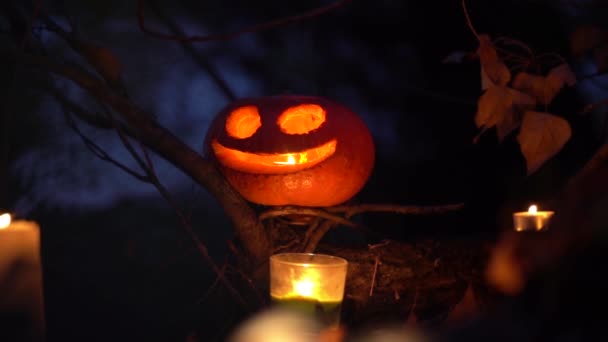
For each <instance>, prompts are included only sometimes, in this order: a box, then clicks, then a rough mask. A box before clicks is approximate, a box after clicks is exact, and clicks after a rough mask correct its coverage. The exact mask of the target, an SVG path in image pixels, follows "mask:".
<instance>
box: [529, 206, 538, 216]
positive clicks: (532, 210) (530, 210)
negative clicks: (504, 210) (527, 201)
mask: <svg viewBox="0 0 608 342" xmlns="http://www.w3.org/2000/svg"><path fill="white" fill-rule="evenodd" d="M537 212H538V207H537V206H536V204H532V205H531V206H530V208H528V214H531V215H536V213H537Z"/></svg>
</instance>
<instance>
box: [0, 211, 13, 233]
mask: <svg viewBox="0 0 608 342" xmlns="http://www.w3.org/2000/svg"><path fill="white" fill-rule="evenodd" d="M10 224H11V214H2V215H0V229H4V228H8V226H10Z"/></svg>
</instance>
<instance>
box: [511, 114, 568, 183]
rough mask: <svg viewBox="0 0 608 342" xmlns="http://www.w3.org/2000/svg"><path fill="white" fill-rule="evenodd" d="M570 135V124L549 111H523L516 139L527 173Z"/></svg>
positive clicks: (538, 165)
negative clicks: (524, 160)
mask: <svg viewBox="0 0 608 342" xmlns="http://www.w3.org/2000/svg"><path fill="white" fill-rule="evenodd" d="M571 135H572V130H571V129H570V124H568V121H566V120H565V119H563V118H560V117H559V116H555V115H552V114H549V113H543V112H535V111H527V112H525V113H524V119H523V122H522V124H521V129H520V131H519V135H518V137H517V141H518V142H519V145H520V148H521V152H522V154H523V155H524V157H525V158H526V165H527V169H528V175H530V174H532V173H534V172H535V171H537V170H538V169H539V168H540V167H541V166H542V165H543V164H544V163H545V162H546V161H547V160H549V159H550V158H551V157H553V156H554V155H555V154H557V153H558V152H559V151H560V150H561V149H562V147H563V146H564V145H565V144H566V142H568V140H569V139H570V136H571Z"/></svg>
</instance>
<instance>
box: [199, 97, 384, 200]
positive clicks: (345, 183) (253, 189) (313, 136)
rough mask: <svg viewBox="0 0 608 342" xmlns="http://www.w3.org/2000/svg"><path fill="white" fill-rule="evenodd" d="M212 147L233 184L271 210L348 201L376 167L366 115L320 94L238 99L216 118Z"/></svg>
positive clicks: (209, 150)
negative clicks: (363, 118) (366, 124)
mask: <svg viewBox="0 0 608 342" xmlns="http://www.w3.org/2000/svg"><path fill="white" fill-rule="evenodd" d="M205 144H206V149H207V154H208V156H209V157H210V158H212V159H214V160H216V161H217V163H218V164H219V166H220V169H221V171H222V173H223V174H224V176H225V177H226V178H227V179H228V181H229V182H230V184H231V185H232V186H233V187H234V188H235V189H236V190H237V191H238V192H239V193H240V194H241V195H242V196H243V197H244V198H246V199H247V200H249V201H251V202H254V203H258V204H264V205H300V206H331V205H335V204H339V203H342V202H345V201H347V200H348V199H350V198H351V197H353V196H354V195H355V194H356V193H357V192H358V191H359V190H360V189H361V188H362V187H363V185H364V184H365V182H366V181H367V179H368V178H369V176H370V173H371V170H372V167H373V164H374V143H373V140H372V136H371V134H370V132H369V130H368V128H367V127H366V126H365V124H364V123H363V121H362V120H361V118H359V116H357V114H355V113H354V112H353V111H351V110H350V109H348V108H346V107H344V106H342V105H340V104H338V103H335V102H333V101H330V100H327V99H325V98H321V97H312V96H292V95H289V96H270V97H261V98H251V99H242V100H239V101H236V102H233V103H232V104H230V105H229V106H228V107H226V108H225V109H224V110H223V111H221V112H220V113H219V115H218V116H217V117H216V118H215V120H214V121H213V123H212V124H211V126H210V128H209V132H208V133H207V137H206V143H205Z"/></svg>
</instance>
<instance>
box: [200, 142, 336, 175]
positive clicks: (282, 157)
mask: <svg viewBox="0 0 608 342" xmlns="http://www.w3.org/2000/svg"><path fill="white" fill-rule="evenodd" d="M337 143H338V142H337V141H336V139H333V140H330V141H329V142H327V143H325V144H323V145H320V146H317V147H313V148H311V149H308V150H304V151H300V152H293V153H276V154H267V153H250V152H243V151H239V150H236V149H232V148H228V147H226V146H224V145H222V144H220V143H219V142H218V141H217V140H213V141H212V142H211V148H213V152H214V153H215V156H216V158H217V159H218V160H219V161H220V163H221V164H222V165H224V166H226V167H229V168H231V169H234V170H238V171H242V172H248V173H261V174H277V173H289V172H295V171H299V170H304V169H308V168H311V167H313V166H315V165H316V164H318V163H320V162H322V161H324V160H325V159H327V158H329V157H330V156H332V155H333V154H334V153H335V152H336V145H337Z"/></svg>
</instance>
